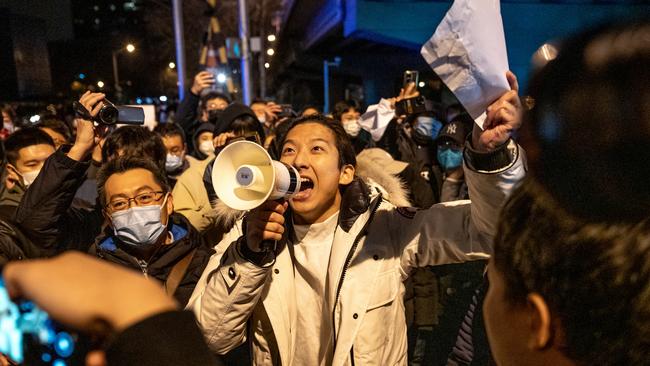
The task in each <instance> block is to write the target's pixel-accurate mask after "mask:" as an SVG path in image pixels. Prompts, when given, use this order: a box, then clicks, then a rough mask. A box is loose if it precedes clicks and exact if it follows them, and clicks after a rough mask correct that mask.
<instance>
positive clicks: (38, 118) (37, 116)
mask: <svg viewBox="0 0 650 366" xmlns="http://www.w3.org/2000/svg"><path fill="white" fill-rule="evenodd" d="M40 120H41V116H39V115H38V114H35V115H33V116H31V117H29V122H31V123H36V122H38V121H40Z"/></svg>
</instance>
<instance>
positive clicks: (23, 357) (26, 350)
mask: <svg viewBox="0 0 650 366" xmlns="http://www.w3.org/2000/svg"><path fill="white" fill-rule="evenodd" d="M77 340H78V335H77V334H75V333H72V332H67V331H65V330H63V329H62V327H60V326H59V325H58V324H56V323H55V322H53V321H52V319H51V318H50V317H49V315H48V314H47V313H46V312H44V311H43V310H41V309H39V308H38V307H37V306H36V305H34V303H32V302H30V301H21V302H18V303H15V302H13V301H11V299H9V295H8V294H7V289H6V287H5V283H4V280H3V279H2V277H0V352H1V353H3V354H4V355H5V356H7V357H9V358H10V359H11V361H14V362H16V363H19V364H22V365H54V366H68V365H74V364H77V363H78V360H77V359H78V358H79V357H80V356H79V352H77V349H76V348H77Z"/></svg>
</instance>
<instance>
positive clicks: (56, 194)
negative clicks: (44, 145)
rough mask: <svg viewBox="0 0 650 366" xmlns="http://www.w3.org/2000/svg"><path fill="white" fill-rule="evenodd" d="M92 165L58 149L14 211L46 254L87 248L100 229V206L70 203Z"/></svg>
mask: <svg viewBox="0 0 650 366" xmlns="http://www.w3.org/2000/svg"><path fill="white" fill-rule="evenodd" d="M88 167H89V163H83V162H78V161H75V160H73V159H70V158H69V157H68V156H67V155H66V154H65V152H64V149H59V150H57V151H56V152H55V153H54V154H52V155H51V156H50V157H49V158H48V159H47V160H46V161H45V164H44V165H43V168H42V170H41V172H40V173H39V175H38V177H37V178H36V180H35V181H34V183H33V184H32V185H31V186H29V189H28V190H27V192H25V196H24V197H23V199H22V200H21V202H20V205H19V206H18V209H17V210H16V213H15V214H14V222H15V223H16V224H17V225H18V226H19V228H20V229H21V230H22V231H23V232H24V233H25V235H26V236H27V237H28V238H30V239H31V240H32V241H33V242H34V244H35V245H38V246H40V248H41V249H42V250H43V255H44V256H51V255H55V254H57V253H59V252H61V251H64V250H67V249H78V250H82V251H86V250H87V249H88V248H87V246H88V245H89V244H91V243H92V242H93V240H94V239H95V236H96V235H97V232H98V231H99V229H100V225H101V218H98V217H97V215H98V213H97V212H94V211H96V210H84V209H74V208H71V207H70V206H71V204H72V200H73V199H74V196H75V193H76V192H77V189H78V188H79V186H80V185H81V184H82V183H83V181H84V180H85V178H86V171H87V169H88ZM99 216H100V217H101V215H99ZM98 221H99V224H98Z"/></svg>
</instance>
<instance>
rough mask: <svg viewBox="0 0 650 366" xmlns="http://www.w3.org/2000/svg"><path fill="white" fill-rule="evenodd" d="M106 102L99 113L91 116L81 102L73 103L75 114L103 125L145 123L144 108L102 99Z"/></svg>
mask: <svg viewBox="0 0 650 366" xmlns="http://www.w3.org/2000/svg"><path fill="white" fill-rule="evenodd" d="M102 103H103V104H104V105H103V106H102V108H101V109H100V110H99V113H97V116H95V117H91V116H90V112H88V110H87V109H86V108H85V107H84V106H83V105H82V104H81V103H79V102H77V101H75V102H74V103H73V108H74V111H75V114H76V115H77V116H78V117H81V118H84V119H88V120H92V121H93V122H97V123H99V124H102V125H108V126H111V125H115V124H118V123H121V124H126V125H144V109H142V108H140V107H127V106H123V105H120V106H116V105H115V104H113V103H112V102H111V101H109V100H108V99H104V100H103V101H102Z"/></svg>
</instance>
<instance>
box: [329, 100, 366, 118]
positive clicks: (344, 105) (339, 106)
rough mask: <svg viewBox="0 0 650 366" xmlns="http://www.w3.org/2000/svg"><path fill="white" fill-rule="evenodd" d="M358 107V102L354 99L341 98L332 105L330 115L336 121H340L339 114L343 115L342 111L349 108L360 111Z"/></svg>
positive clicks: (345, 111)
mask: <svg viewBox="0 0 650 366" xmlns="http://www.w3.org/2000/svg"><path fill="white" fill-rule="evenodd" d="M359 108H360V107H359V103H358V102H357V101H356V100H352V99H349V100H342V101H340V102H338V103H336V104H335V105H334V110H333V111H332V117H334V119H335V120H337V121H341V116H343V114H344V113H347V112H348V111H349V110H350V109H354V110H355V111H357V112H361V111H360V109H359Z"/></svg>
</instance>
